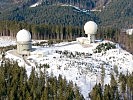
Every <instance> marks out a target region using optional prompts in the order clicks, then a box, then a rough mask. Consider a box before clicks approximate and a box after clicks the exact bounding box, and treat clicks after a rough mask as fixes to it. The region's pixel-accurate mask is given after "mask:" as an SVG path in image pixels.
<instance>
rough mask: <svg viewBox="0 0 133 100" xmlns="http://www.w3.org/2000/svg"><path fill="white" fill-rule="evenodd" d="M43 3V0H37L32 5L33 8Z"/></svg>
mask: <svg viewBox="0 0 133 100" xmlns="http://www.w3.org/2000/svg"><path fill="white" fill-rule="evenodd" d="M40 4H42V0H39V1H38V2H36V3H35V4H33V5H31V6H30V7H31V8H33V7H36V6H38V5H40Z"/></svg>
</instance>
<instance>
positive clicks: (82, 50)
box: [6, 41, 133, 100]
mask: <svg viewBox="0 0 133 100" xmlns="http://www.w3.org/2000/svg"><path fill="white" fill-rule="evenodd" d="M103 42H108V41H103ZM103 42H102V43H103ZM99 43H101V42H98V43H93V44H91V45H89V46H87V45H81V44H79V43H77V42H76V41H73V42H62V43H59V44H55V45H53V46H51V47H39V46H33V48H34V49H36V50H38V52H44V51H46V52H47V54H46V55H45V56H44V57H36V56H35V55H34V56H33V55H31V56H28V57H27V59H26V60H27V62H28V63H30V66H29V65H27V64H26V63H25V61H24V60H23V59H22V58H21V57H16V56H15V55H13V54H11V53H10V51H8V52H6V58H10V59H13V60H16V61H18V63H19V65H20V66H25V68H26V70H27V74H28V75H29V74H30V72H31V68H32V67H35V66H36V65H40V64H42V65H43V64H49V65H50V68H47V71H48V73H49V74H51V73H53V75H55V76H58V75H59V74H61V75H62V76H64V77H66V79H67V80H68V81H69V80H72V81H73V82H74V83H76V84H77V85H78V86H79V88H80V91H81V93H82V94H83V95H84V97H85V98H86V100H88V99H87V97H88V93H89V91H91V90H92V88H93V86H94V85H95V84H96V83H99V82H101V81H100V77H101V66H104V68H105V73H106V75H105V79H104V84H109V81H110V73H112V70H113V67H114V66H115V65H116V66H118V70H119V73H120V72H122V73H126V72H127V70H128V71H129V72H133V56H132V55H131V54H130V53H128V52H127V51H125V50H122V49H121V48H120V47H119V45H118V44H117V48H116V49H111V50H108V51H106V52H102V53H93V49H94V48H95V47H96V46H97V45H98V44H99ZM36 70H38V69H37V68H36ZM42 70H43V69H42Z"/></svg>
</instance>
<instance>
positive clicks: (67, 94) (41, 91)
mask: <svg viewBox="0 0 133 100" xmlns="http://www.w3.org/2000/svg"><path fill="white" fill-rule="evenodd" d="M36 67H37V66H36ZM38 68H39V70H38V72H36V71H35V68H32V71H31V73H30V75H29V77H28V76H27V73H26V69H25V68H24V67H19V66H18V63H16V62H13V61H9V60H3V63H2V64H1V66H0V99H1V100H8V99H9V100H63V99H64V100H84V97H83V95H82V94H81V93H80V91H79V88H78V87H77V85H76V84H73V82H72V81H70V82H67V80H66V79H65V78H63V77H62V76H61V75H59V77H55V76H53V75H52V73H51V75H48V73H47V72H46V71H45V70H46V68H45V66H41V67H40V66H38ZM42 69H44V70H42Z"/></svg>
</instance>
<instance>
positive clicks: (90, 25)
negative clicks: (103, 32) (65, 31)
mask: <svg viewBox="0 0 133 100" xmlns="http://www.w3.org/2000/svg"><path fill="white" fill-rule="evenodd" d="M84 31H85V34H96V31H97V24H96V23H95V22H94V21H88V22H86V23H85V25H84Z"/></svg>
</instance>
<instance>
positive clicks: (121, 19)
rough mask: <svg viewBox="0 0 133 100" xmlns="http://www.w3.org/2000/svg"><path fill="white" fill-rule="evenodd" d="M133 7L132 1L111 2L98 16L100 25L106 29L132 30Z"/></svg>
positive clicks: (116, 0)
mask: <svg viewBox="0 0 133 100" xmlns="http://www.w3.org/2000/svg"><path fill="white" fill-rule="evenodd" d="M132 5H133V1H132V0H111V2H110V3H109V4H108V5H106V6H105V7H104V9H103V10H102V11H101V12H99V13H98V15H97V16H99V18H100V19H101V24H100V25H101V26H105V27H107V26H112V27H119V28H132V27H133V18H132V16H133V9H132Z"/></svg>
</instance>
